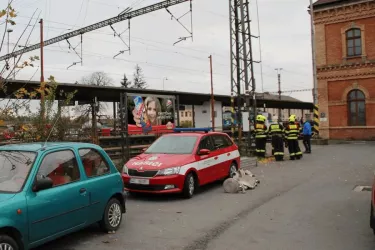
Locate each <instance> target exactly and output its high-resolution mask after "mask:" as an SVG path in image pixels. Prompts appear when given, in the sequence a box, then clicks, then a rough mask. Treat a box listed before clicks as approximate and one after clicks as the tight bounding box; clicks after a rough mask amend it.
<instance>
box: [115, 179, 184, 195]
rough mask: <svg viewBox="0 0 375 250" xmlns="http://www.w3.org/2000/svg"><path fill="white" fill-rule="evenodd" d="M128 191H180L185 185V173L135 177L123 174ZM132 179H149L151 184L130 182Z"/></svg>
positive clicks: (161, 192)
mask: <svg viewBox="0 0 375 250" xmlns="http://www.w3.org/2000/svg"><path fill="white" fill-rule="evenodd" d="M122 179H123V181H124V186H125V190H126V191H130V192H139V193H160V194H163V193H180V192H182V190H183V187H184V181H185V176H184V175H170V176H155V177H152V178H142V177H135V176H134V177H133V176H129V175H126V174H122ZM130 179H143V180H145V179H146V180H149V184H147V185H145V184H134V183H130Z"/></svg>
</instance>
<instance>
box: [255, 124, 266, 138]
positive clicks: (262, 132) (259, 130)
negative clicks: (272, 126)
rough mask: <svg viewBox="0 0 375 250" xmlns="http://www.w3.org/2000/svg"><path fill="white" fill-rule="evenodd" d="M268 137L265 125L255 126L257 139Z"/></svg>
mask: <svg viewBox="0 0 375 250" xmlns="http://www.w3.org/2000/svg"><path fill="white" fill-rule="evenodd" d="M266 137H267V127H266V125H264V124H261V123H257V124H255V138H266Z"/></svg>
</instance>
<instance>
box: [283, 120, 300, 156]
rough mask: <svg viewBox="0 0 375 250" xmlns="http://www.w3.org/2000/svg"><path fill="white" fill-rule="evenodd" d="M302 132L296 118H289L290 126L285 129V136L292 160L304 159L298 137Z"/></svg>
mask: <svg viewBox="0 0 375 250" xmlns="http://www.w3.org/2000/svg"><path fill="white" fill-rule="evenodd" d="M299 132H300V126H299V124H298V123H297V122H296V116H295V115H291V116H290V117H289V124H288V125H287V126H286V127H285V130H284V134H285V139H286V140H287V143H288V149H289V154H290V159H291V160H295V159H297V160H299V159H301V158H302V152H301V149H300V148H299V144H298V135H299Z"/></svg>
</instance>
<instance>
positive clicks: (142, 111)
mask: <svg viewBox="0 0 375 250" xmlns="http://www.w3.org/2000/svg"><path fill="white" fill-rule="evenodd" d="M127 106H128V132H129V134H154V133H168V132H170V133H171V132H173V128H175V123H176V122H175V121H176V119H175V113H176V112H175V97H174V96H166V95H145V94H128V105H127Z"/></svg>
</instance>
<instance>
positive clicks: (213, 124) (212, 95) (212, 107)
mask: <svg viewBox="0 0 375 250" xmlns="http://www.w3.org/2000/svg"><path fill="white" fill-rule="evenodd" d="M208 58H210V73H211V122H212V131H215V99H214V82H213V78H212V55H210V56H209V57H208Z"/></svg>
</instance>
